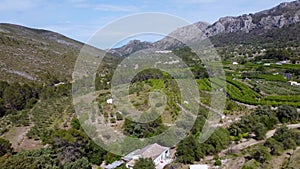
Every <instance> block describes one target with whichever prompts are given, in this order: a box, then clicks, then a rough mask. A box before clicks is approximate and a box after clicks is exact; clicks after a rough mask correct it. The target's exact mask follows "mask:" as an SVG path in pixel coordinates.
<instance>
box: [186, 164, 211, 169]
mask: <svg viewBox="0 0 300 169" xmlns="http://www.w3.org/2000/svg"><path fill="white" fill-rule="evenodd" d="M208 168H209V166H208V165H206V164H195V165H190V169H208Z"/></svg>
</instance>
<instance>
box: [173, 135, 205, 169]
mask: <svg viewBox="0 0 300 169" xmlns="http://www.w3.org/2000/svg"><path fill="white" fill-rule="evenodd" d="M176 156H177V161H178V162H181V163H184V164H192V163H193V162H194V161H199V160H200V159H201V158H202V157H204V152H203V150H202V149H200V144H199V142H198V141H197V140H196V139H195V137H194V136H192V135H191V136H189V137H186V138H185V139H184V140H182V141H181V142H180V143H179V144H178V146H177V150H176Z"/></svg>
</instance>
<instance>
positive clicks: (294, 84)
mask: <svg viewBox="0 0 300 169" xmlns="http://www.w3.org/2000/svg"><path fill="white" fill-rule="evenodd" d="M287 84H288V85H290V86H300V83H298V82H295V81H288V82H287Z"/></svg>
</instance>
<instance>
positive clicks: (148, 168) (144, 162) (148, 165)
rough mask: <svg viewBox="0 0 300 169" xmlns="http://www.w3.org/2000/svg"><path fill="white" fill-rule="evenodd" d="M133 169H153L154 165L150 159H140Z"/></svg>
mask: <svg viewBox="0 0 300 169" xmlns="http://www.w3.org/2000/svg"><path fill="white" fill-rule="evenodd" d="M133 169H155V165H154V163H153V161H152V159H151V158H140V159H139V160H138V161H137V162H136V163H135V165H134V167H133Z"/></svg>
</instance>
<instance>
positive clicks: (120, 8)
mask: <svg viewBox="0 0 300 169" xmlns="http://www.w3.org/2000/svg"><path fill="white" fill-rule="evenodd" d="M75 7H77V8H90V9H94V10H99V11H111V12H134V11H137V10H138V8H137V7H136V6H133V5H123V6H121V5H108V4H87V3H79V4H76V5H75Z"/></svg>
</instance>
